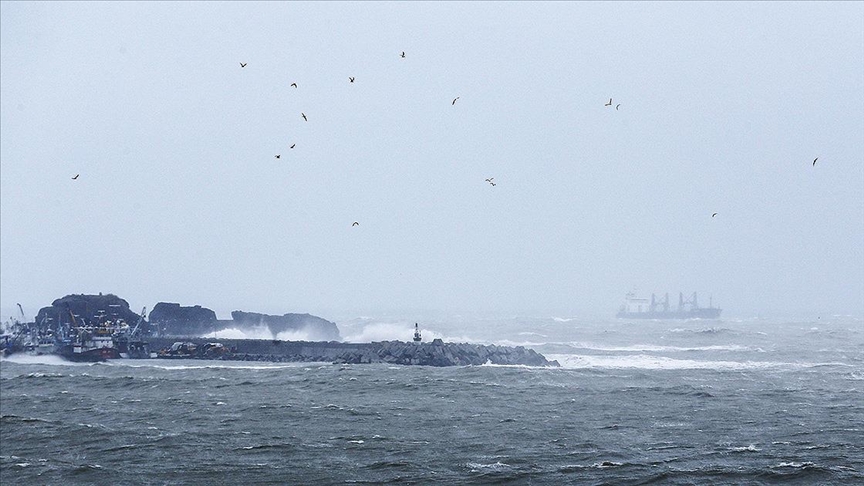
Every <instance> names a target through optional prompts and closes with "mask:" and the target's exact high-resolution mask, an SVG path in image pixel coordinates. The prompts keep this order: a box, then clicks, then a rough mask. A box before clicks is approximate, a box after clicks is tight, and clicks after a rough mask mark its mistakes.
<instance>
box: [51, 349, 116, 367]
mask: <svg viewBox="0 0 864 486" xmlns="http://www.w3.org/2000/svg"><path fill="white" fill-rule="evenodd" d="M56 354H57V355H58V356H60V357H62V358H64V359H67V360H69V361H75V362H77V363H98V362H100V361H107V360H109V359H117V358H119V357H120V353H118V352H117V349H116V348H96V349H88V350H86V351H80V352H75V351H74V350H73V349H69V348H66V349H62V350H60V351H59V352H58V353H56Z"/></svg>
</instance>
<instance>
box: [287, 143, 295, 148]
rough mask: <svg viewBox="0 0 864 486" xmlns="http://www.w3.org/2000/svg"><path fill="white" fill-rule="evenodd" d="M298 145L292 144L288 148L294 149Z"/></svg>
mask: <svg viewBox="0 0 864 486" xmlns="http://www.w3.org/2000/svg"><path fill="white" fill-rule="evenodd" d="M296 145H297V144H296V143H292V144H291V146H290V147H288V148H294V147H295V146H296Z"/></svg>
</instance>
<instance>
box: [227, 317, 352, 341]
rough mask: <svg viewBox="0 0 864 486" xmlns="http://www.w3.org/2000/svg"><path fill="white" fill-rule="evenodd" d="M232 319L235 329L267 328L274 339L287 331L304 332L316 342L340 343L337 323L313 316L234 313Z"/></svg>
mask: <svg viewBox="0 0 864 486" xmlns="http://www.w3.org/2000/svg"><path fill="white" fill-rule="evenodd" d="M231 318H232V319H234V325H235V326H234V327H237V328H238V329H243V328H249V327H258V326H267V328H268V329H270V332H271V333H272V334H273V339H276V336H277V335H278V334H279V333H280V332H285V331H293V332H303V333H305V334H307V335H308V336H309V338H310V339H312V340H316V341H338V340H339V339H340V337H339V328H338V327H336V323H333V322H330V321H328V320H326V319H322V318H320V317H317V316H313V315H311V314H283V315H281V316H271V315H267V314H258V313H257V312H243V311H233V312H232V313H231Z"/></svg>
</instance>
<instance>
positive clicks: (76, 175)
mask: <svg viewBox="0 0 864 486" xmlns="http://www.w3.org/2000/svg"><path fill="white" fill-rule="evenodd" d="M79 175H81V174H75V177H73V178H72V180H73V181H74V180H75V179H77V178H78V176H79Z"/></svg>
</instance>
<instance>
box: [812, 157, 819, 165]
mask: <svg viewBox="0 0 864 486" xmlns="http://www.w3.org/2000/svg"><path fill="white" fill-rule="evenodd" d="M817 160H819V157H816V158H815V159H813V167H816V161H817Z"/></svg>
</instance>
